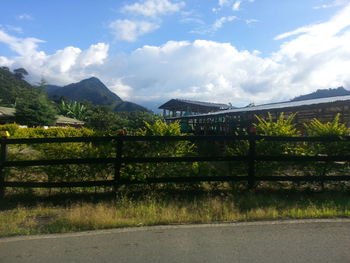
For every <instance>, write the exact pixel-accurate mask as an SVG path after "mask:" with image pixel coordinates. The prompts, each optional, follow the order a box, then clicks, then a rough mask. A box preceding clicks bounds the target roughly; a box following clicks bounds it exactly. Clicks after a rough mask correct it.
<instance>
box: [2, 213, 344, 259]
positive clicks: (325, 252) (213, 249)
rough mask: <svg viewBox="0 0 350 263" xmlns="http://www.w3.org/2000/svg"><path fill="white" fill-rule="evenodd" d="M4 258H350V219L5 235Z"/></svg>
mask: <svg viewBox="0 0 350 263" xmlns="http://www.w3.org/2000/svg"><path fill="white" fill-rule="evenodd" d="M0 262H1V263H10V262H38V263H40V262H45V263H46V262H49V263H56V262H60V263H61V262H84V263H88V262H118V263H122V262H137V263H138V262H152V263H155V262H167V263H172V262H181V263H182V262H200V263H206V262H259V263H261V262H269V263H273V262H279V263H281V262H293V263H295V262H307V263H313V262H315V263H316V262H317V263H323V262H331V263H337V262H344V263H345V262H346V263H349V262H350V220H348V219H337V220H295V221H274V222H251V223H229V224H206V225H184V226H158V227H140V228H125V229H114V230H103V231H92V232H82V233H72V234H57V235H42V236H28V237H14V238H2V239H0Z"/></svg>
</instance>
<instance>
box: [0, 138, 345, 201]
mask: <svg viewBox="0 0 350 263" xmlns="http://www.w3.org/2000/svg"><path fill="white" fill-rule="evenodd" d="M260 140H265V141H270V142H322V143H325V142H337V141H338V142H340V141H341V142H344V141H348V142H349V143H350V136H346V137H342V138H339V137H273V136H256V135H248V136H110V137H69V138H29V139H11V138H7V137H2V138H0V146H1V149H0V197H1V196H4V193H5V188H6V187H28V188H56V187H57V188H60V187H93V186H114V187H115V188H117V187H118V186H119V185H130V184H148V183H179V182H204V181H207V182H214V181H221V182H223V181H232V182H237V181H246V182H247V183H248V185H249V186H250V187H253V186H254V184H255V183H256V182H261V181H271V182H272V181H291V182H301V181H305V182H324V181H350V176H347V175H344V176H256V171H255V166H256V162H258V161H266V162H273V161H280V162H307V161H322V162H335V161H336V162H347V161H350V155H337V156H290V155H278V156H267V155H265V156H264V155H259V154H258V153H257V152H256V142H257V141H260ZM135 141H143V142H155V141H162V142H166V141H190V142H198V141H204V142H215V141H224V142H229V141H248V142H249V151H248V154H247V155H241V156H209V157H208V156H193V157H126V156H124V155H123V153H124V149H123V147H124V143H125V142H135ZM79 142H80V143H81V142H85V143H101V142H104V143H112V144H113V145H114V146H115V148H116V149H115V153H116V154H115V157H113V158H79V159H78V158H71V159H53V160H26V161H9V160H8V158H7V153H8V145H14V144H28V145H30V144H43V143H49V144H50V143H79ZM231 161H232V162H235V161H244V162H246V163H247V166H248V169H247V176H192V177H188V176H186V177H181V176H179V177H166V178H146V179H145V180H126V179H123V178H121V174H120V171H121V168H122V167H123V165H125V164H133V163H163V162H167V163H170V162H231ZM64 164H67V165H68V164H114V179H113V180H99V181H80V182H13V181H6V180H5V177H6V176H5V173H4V171H5V170H4V168H6V167H30V166H46V165H64Z"/></svg>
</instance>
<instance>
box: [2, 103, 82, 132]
mask: <svg viewBox="0 0 350 263" xmlns="http://www.w3.org/2000/svg"><path fill="white" fill-rule="evenodd" d="M15 113H16V109H15V108H8V107H0V124H6V123H14V122H15ZM56 117H57V121H56V126H70V127H75V128H80V127H82V126H84V125H85V122H83V121H80V120H77V119H73V118H68V117H65V116H62V115H57V116H56Z"/></svg>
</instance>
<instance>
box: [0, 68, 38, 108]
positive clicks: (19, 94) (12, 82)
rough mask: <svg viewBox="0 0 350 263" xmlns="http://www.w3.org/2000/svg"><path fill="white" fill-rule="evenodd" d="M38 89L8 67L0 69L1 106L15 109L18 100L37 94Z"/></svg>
mask: <svg viewBox="0 0 350 263" xmlns="http://www.w3.org/2000/svg"><path fill="white" fill-rule="evenodd" d="M37 91H38V87H34V86H32V85H30V84H29V83H28V82H27V81H25V80H24V79H23V78H21V77H20V76H18V75H16V74H15V73H14V72H11V71H10V70H9V68H7V67H0V105H1V106H5V107H14V104H15V103H16V100H17V99H18V98H25V97H26V96H27V95H28V94H29V93H32V92H37Z"/></svg>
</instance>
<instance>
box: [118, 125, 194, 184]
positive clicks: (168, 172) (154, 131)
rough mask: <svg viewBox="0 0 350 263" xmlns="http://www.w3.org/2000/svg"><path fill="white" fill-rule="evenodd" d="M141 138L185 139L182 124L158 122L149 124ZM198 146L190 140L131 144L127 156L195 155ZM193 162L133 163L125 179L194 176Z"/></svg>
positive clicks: (126, 149)
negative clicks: (169, 137) (181, 129)
mask: <svg viewBox="0 0 350 263" xmlns="http://www.w3.org/2000/svg"><path fill="white" fill-rule="evenodd" d="M137 135H139V136H183V135H184V134H182V133H181V131H180V125H179V122H174V123H171V124H166V123H165V122H163V121H161V120H157V121H156V122H155V123H154V124H149V123H145V128H144V129H141V130H139V131H138V132H137ZM194 150H195V149H194V145H193V144H192V143H190V142H188V141H154V142H136V143H135V142H130V143H129V144H127V145H125V155H127V156H130V157H184V156H190V155H193V154H194ZM195 166H196V164H193V165H192V164H190V163H156V164H151V163H147V164H132V165H127V166H126V167H125V169H123V173H122V176H123V177H124V178H128V179H138V180H144V179H146V178H149V177H153V176H156V177H166V176H172V175H173V176H174V175H175V176H179V175H181V176H188V175H192V172H193V167H195Z"/></svg>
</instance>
